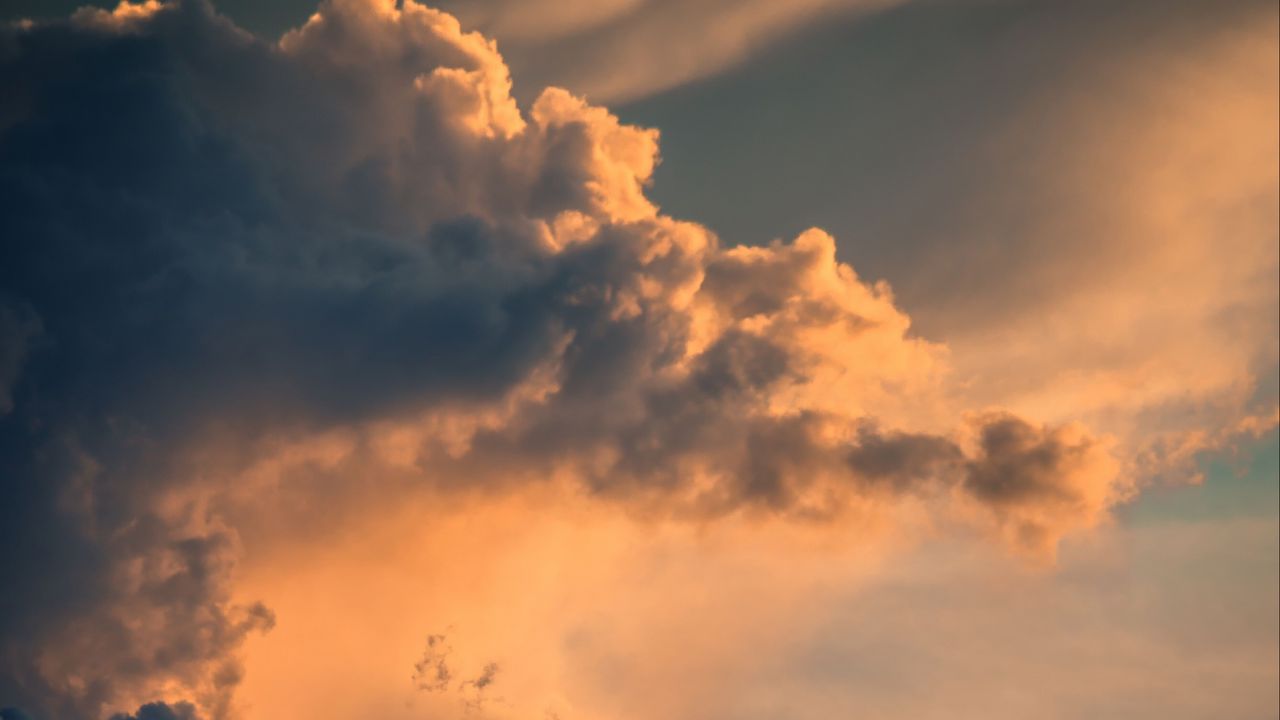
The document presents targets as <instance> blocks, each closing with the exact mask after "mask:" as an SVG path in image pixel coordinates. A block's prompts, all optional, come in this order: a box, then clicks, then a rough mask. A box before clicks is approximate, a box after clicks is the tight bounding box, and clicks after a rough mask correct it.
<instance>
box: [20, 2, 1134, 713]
mask: <svg viewBox="0 0 1280 720" xmlns="http://www.w3.org/2000/svg"><path fill="white" fill-rule="evenodd" d="M0 86H2V87H3V88H4V89H5V95H6V98H9V99H10V100H9V101H7V102H6V105H7V108H6V110H5V115H4V116H3V118H2V120H3V124H2V125H0V160H2V161H3V162H0V198H2V199H0V204H2V207H0V210H2V211H0V234H3V235H4V237H6V238H9V239H10V241H9V242H7V243H6V244H5V246H4V249H3V258H2V260H3V261H2V262H0V288H3V293H4V297H5V298H7V299H6V300H5V304H0V337H4V338H6V343H5V349H4V350H3V351H2V352H0V398H5V400H4V405H5V407H6V408H7V409H8V412H7V414H6V415H4V416H3V418H0V475H2V476H3V477H4V481H3V482H4V486H3V493H4V500H5V502H4V503H3V504H2V506H0V548H2V549H0V567H3V569H4V572H5V574H6V576H7V577H12V578H16V579H17V582H16V584H15V587H17V588H19V591H18V592H9V593H5V594H4V595H3V597H0V638H2V640H0V700H2V701H3V702H5V703H12V704H14V705H16V706H18V707H22V708H24V709H26V711H27V712H29V713H33V714H35V715H36V716H37V717H49V718H52V717H56V718H69V719H74V720H78V719H79V718H95V719H96V718H100V717H103V716H105V715H108V714H109V713H113V712H119V711H121V710H127V709H128V708H134V707H141V709H140V710H138V711H137V713H136V714H135V716H134V717H135V718H136V719H137V720H143V719H144V718H148V719H150V718H166V717H191V716H192V714H193V713H196V712H197V711H198V712H199V713H200V714H201V716H203V717H208V718H213V719H214V720H216V719H218V718H228V717H232V716H233V715H234V713H235V712H236V709H235V705H234V698H233V693H234V689H235V687H236V686H237V684H238V683H239V682H240V680H241V667H240V665H239V663H238V661H237V651H238V648H239V647H240V646H241V645H242V644H243V643H244V642H245V641H246V638H248V637H250V636H251V635H253V634H255V633H257V632H260V631H264V630H267V629H269V628H270V627H271V625H272V623H273V616H272V614H271V612H270V611H269V610H267V609H266V608H265V607H262V606H261V605H257V604H254V603H252V602H249V603H246V602H242V601H240V600H239V599H238V598H237V597H235V596H234V595H233V593H232V592H231V590H230V582H229V579H230V578H231V577H233V575H234V573H235V566H236V562H237V558H238V557H239V556H240V554H241V550H242V544H243V543H244V542H246V540H245V538H246V537H249V538H252V537H253V536H254V535H255V534H256V533H262V532H267V530H264V528H269V527H270V526H271V525H272V524H273V523H280V522H282V521H281V518H280V517H263V513H266V514H268V515H269V514H270V513H272V512H277V511H279V512H281V513H283V512H286V511H285V510H283V509H282V508H281V507H279V506H275V505H268V504H267V503H265V502H263V501H261V497H262V495H261V492H262V491H263V490H264V488H265V487H266V485H264V484H263V482H264V478H265V479H266V481H273V482H279V480H280V478H281V476H282V475H285V474H288V473H289V472H294V471H297V472H303V473H304V474H306V475H307V476H308V481H307V482H306V483H303V484H301V485H300V486H299V487H301V488H302V489H301V490H300V491H299V492H300V495H299V496H298V498H299V503H298V504H297V506H296V508H295V510H294V512H301V513H308V514H310V515H311V516H312V518H313V519H314V518H326V517H328V514H330V513H331V514H333V515H335V516H336V515H340V513H341V508H342V504H343V502H345V501H346V500H348V499H350V498H351V496H353V495H355V494H358V493H357V491H358V492H359V493H365V494H369V495H376V496H379V497H380V496H381V495H382V494H384V493H394V492H397V491H398V490H399V489H401V488H403V487H404V486H407V485H431V486H433V487H441V488H449V489H457V490H474V491H479V492H499V491H500V490H501V489H502V488H508V487H512V486H520V485H524V484H531V483H532V484H536V483H551V482H563V483H565V484H566V485H568V486H569V487H571V488H574V489H575V490H576V491H584V492H586V493H588V494H590V495H591V496H593V497H596V498H601V499H604V500H607V501H613V502H615V503H617V504H618V505H620V506H622V507H624V508H627V509H629V510H634V511H637V512H641V513H652V514H656V515H659V516H661V517H664V518H677V519H694V520H699V521H701V520H708V519H714V518H721V517H725V516H729V515H744V514H745V515H761V516H770V517H773V516H776V517H781V518H785V519H796V520H804V521H813V520H839V519H841V518H845V517H848V516H849V514H850V513H852V512H854V511H855V510H856V511H858V512H874V510H875V508H877V507H879V506H882V505H892V504H894V503H897V502H905V501H908V500H927V501H928V502H933V503H936V504H937V505H938V506H939V507H942V508H944V509H943V510H941V511H940V512H954V513H957V514H958V515H961V516H964V517H967V518H970V519H972V520H973V522H974V523H975V524H976V526H977V527H978V528H980V529H981V530H983V531H987V532H990V533H992V534H994V535H998V536H1001V537H1004V538H1006V539H1007V540H1008V541H1009V542H1010V544H1011V545H1012V546H1013V547H1014V548H1016V549H1018V550H1020V551H1024V552H1027V553H1029V554H1031V555H1033V556H1037V557H1042V558H1043V557H1049V556H1051V555H1052V553H1053V549H1054V547H1055V545H1056V543H1057V541H1058V540H1059V538H1061V537H1062V536H1063V535H1064V534H1065V533H1068V532H1071V531H1074V530H1079V529H1084V528H1088V527H1091V526H1094V525H1096V524H1098V523H1100V522H1102V521H1103V520H1104V519H1105V517H1106V513H1107V510H1108V508H1109V507H1110V506H1112V505H1113V504H1114V503H1115V502H1117V501H1118V500H1120V499H1122V498H1124V497H1125V496H1126V494H1127V492H1128V491H1129V484H1130V482H1131V478H1129V477H1127V476H1126V475H1125V474H1124V473H1121V472H1120V471H1119V469H1118V468H1119V465H1118V463H1117V461H1116V460H1115V456H1116V455H1117V453H1123V449H1117V448H1114V447H1113V446H1112V445H1111V444H1110V442H1109V441H1108V440H1106V439H1105V438H1099V437H1095V436H1093V435H1091V434H1090V433H1089V432H1088V431H1087V430H1086V429H1084V428H1083V427H1081V426H1078V425H1072V424H1048V425H1046V424H1043V423H1040V422H1037V421H1036V420H1035V419H1034V418H1020V417H1016V416H1013V415H1010V414H1007V413H1001V412H988V411H987V410H986V409H985V408H967V407H958V406H957V404H956V403H955V402H954V399H953V398H952V396H951V394H950V393H949V390H948V386H947V382H948V376H947V366H948V353H947V350H946V348H945V347H943V346H941V345H938V344H935V343H931V342H928V341H926V340H924V339H920V338H917V337H915V336H913V335H912V334H911V332H910V320H909V318H908V317H907V316H906V314H905V313H903V312H902V311H901V310H900V309H899V308H898V307H897V306H896V305H895V303H894V300H893V296H892V293H891V291H890V289H889V287H888V286H887V285H886V284H884V283H871V282H867V281H865V280H864V279H862V278H860V277H858V275H857V274H856V273H855V272H854V270H853V269H852V268H850V267H849V266H847V265H845V264H842V263H839V262H837V260H836V252H835V241H834V239H833V238H832V237H831V236H829V235H827V234H826V233H824V232H822V231H820V230H810V231H807V232H805V233H803V234H802V235H800V236H799V237H797V238H795V239H794V240H793V241H790V242H785V243H784V242H778V243H775V244H773V245H770V246H768V247H757V248H746V247H732V246H728V245H722V244H721V242H720V240H719V239H718V238H717V237H716V236H715V235H714V234H713V233H712V232H711V231H710V230H708V229H707V228H704V227H702V226H699V225H697V224H694V223H690V222H683V221H679V220H676V219H673V218H670V217H667V216H664V215H662V214H661V213H659V212H658V209H657V208H656V207H655V206H654V205H653V204H652V203H651V202H650V201H649V200H648V199H647V198H646V196H645V194H644V188H645V186H646V184H647V183H648V181H649V179H650V177H651V174H652V173H653V170H654V167H655V164H656V163H657V161H658V157H657V149H658V144H657V141H658V137H657V133H656V132H655V131H652V130H646V129H641V128H635V127H630V126H627V125H624V124H621V123H620V122H619V121H618V120H617V119H616V118H615V117H614V116H612V115H611V114H610V113H608V112H607V111H606V110H604V109H602V108H599V107H595V106H592V105H590V104H588V103H587V102H585V101H583V100H582V99H580V98H577V97H575V96H573V95H571V94H569V93H568V92H566V91H563V90H558V89H549V90H547V91H546V92H544V93H543V94H542V95H541V96H540V97H539V98H538V99H537V100H536V101H535V102H534V103H533V104H532V106H531V107H530V108H529V109H528V111H527V112H522V110H521V109H520V108H519V107H518V106H517V104H516V103H515V101H514V100H513V99H512V97H511V92H510V91H511V81H510V78H509V74H508V72H507V68H506V66H505V64H504V63H503V60H502V58H501V57H500V56H499V54H498V53H497V50H496V48H495V46H494V44H493V43H492V42H490V41H488V40H486V39H485V38H483V37H481V36H480V35H478V34H475V33H468V32H464V31H463V30H462V28H461V26H460V25H459V23H458V22H457V21H456V20H455V19H454V18H452V17H451V16H449V15H447V14H444V13H441V12H437V11H435V10H432V9H429V8H427V7H424V6H422V5H419V4H417V3H414V2H412V1H407V2H405V3H404V4H403V5H402V6H401V5H397V4H396V3H394V2H391V1H390V0H328V1H326V2H324V3H322V4H321V6H320V8H319V10H318V11H317V13H316V14H315V15H314V16H313V17H312V18H311V19H310V20H309V21H308V22H307V23H306V24H305V25H304V26H302V27H300V28H298V29H296V30H294V31H292V32H290V33H288V34H286V35H285V36H284V37H282V38H281V39H280V40H279V41H278V42H273V43H268V42H264V41H263V40H261V39H258V38H255V37H253V36H251V35H249V34H246V33H244V32H243V31H241V30H240V29H238V28H236V27H235V26H234V25H232V24H231V23H230V22H229V21H227V20H226V19H224V18H222V17H220V16H218V15H216V14H215V13H214V12H213V11H212V9H211V8H210V7H209V6H208V5H207V4H206V3H203V2H200V1H199V0H182V1H178V2H172V3H168V4H159V3H146V4H143V5H131V4H128V3H126V4H123V5H121V7H120V8H119V9H117V10H116V11H114V12H111V13H107V12H100V11H99V12H81V13H78V14H76V15H75V16H73V17H72V18H71V19H70V20H67V21H61V22H48V23H35V24H24V25H17V26H10V27H8V28H6V29H4V31H3V33H2V34H0ZM972 411H977V412H972ZM966 413H968V414H966ZM299 468H302V470H299ZM335 498H338V499H335ZM255 505H257V506H258V507H256V508H255V507H254V506H255ZM264 508H266V509H264ZM316 522H318V521H316ZM289 527H292V525H290V526H289ZM441 642H443V639H441ZM437 650H438V652H437V654H436V655H433V654H431V653H432V652H434V651H432V650H429V652H428V654H427V656H425V657H424V658H423V660H422V662H423V663H424V665H422V667H420V668H419V672H420V674H421V675H422V677H421V678H420V680H421V681H422V682H425V683H427V685H428V686H429V687H435V686H436V685H438V684H440V683H444V684H445V685H447V684H448V683H449V682H451V680H452V678H453V676H452V675H451V674H450V672H449V670H448V666H447V665H446V664H445V658H444V656H443V655H440V654H439V653H442V652H444V651H443V650H442V649H437ZM497 668H498V666H497V665H492V666H485V667H484V668H483V669H482V670H481V671H480V673H479V674H476V675H474V676H472V677H470V678H469V679H466V680H465V682H464V685H465V687H464V689H465V690H466V692H468V693H471V694H473V695H475V696H476V698H475V700H476V701H477V702H478V701H479V695H480V694H481V693H482V692H483V691H484V690H485V689H486V688H487V687H488V686H489V685H490V684H492V683H493V681H494V678H495V677H496V675H497V672H498V670H497ZM157 700H158V701H165V702H173V703H178V702H187V703H189V704H188V705H179V704H174V705H169V706H165V705H145V704H144V703H147V702H152V701H157ZM166 713H167V714H166ZM118 717H129V716H127V715H126V716H118Z"/></svg>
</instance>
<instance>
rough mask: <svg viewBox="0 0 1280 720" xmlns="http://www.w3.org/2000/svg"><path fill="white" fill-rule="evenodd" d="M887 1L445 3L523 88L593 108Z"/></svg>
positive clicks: (688, 77) (714, 68)
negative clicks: (487, 38)
mask: <svg viewBox="0 0 1280 720" xmlns="http://www.w3.org/2000/svg"><path fill="white" fill-rule="evenodd" d="M894 4H896V3H895V2H894V0H793V1H792V2H789V3H786V4H785V5H784V4H779V3H775V2H769V1H768V0H691V1H690V0H686V1H685V2H668V1H667V0H608V1H607V2H564V1H548V0H535V1H533V2H529V1H527V0H524V1H517V2H512V1H511V0H501V1H499V2H485V3H467V2H458V1H457V0H454V1H452V2H450V1H448V0H446V2H444V3H442V4H441V5H442V7H444V8H445V9H448V10H450V11H451V12H453V13H456V14H457V15H458V17H459V18H460V19H462V21H463V22H464V24H465V25H466V26H467V27H474V28H478V29H480V30H481V31H482V32H484V33H486V34H488V35H491V36H493V37H495V38H496V39H497V40H498V42H499V43H501V44H502V47H503V49H504V52H505V53H506V54H507V55H508V56H509V57H510V58H511V64H512V66H513V67H515V68H517V69H518V71H519V74H520V79H521V81H522V83H524V84H525V90H526V91H529V90H535V89H540V88H542V87H544V86H552V85H563V86H565V87H568V88H569V89H571V90H573V91H574V92H577V93H581V94H584V95H586V96H588V97H590V98H591V99H592V100H593V101H596V102H610V103H616V102H626V101H629V100H635V99H637V98H642V97H645V96H648V95H653V94H655V93H659V92H661V91H663V90H668V89H670V88H673V87H678V86H680V85H684V84H686V83H689V82H693V81H696V80H700V79H703V78H706V77H708V76H711V75H714V74H716V73H718V72H722V71H724V70H726V69H728V68H730V67H733V66H734V65H736V64H738V63H739V62H742V61H743V60H744V59H745V58H746V57H747V56H748V55H749V54H751V53H752V52H753V51H755V50H758V49H759V48H760V47H762V46H765V45H768V44H770V43H772V42H776V41H777V40H779V39H780V38H783V37H786V36H787V35H790V34H794V33H796V32H798V31H800V30H801V29H803V28H805V27H808V26H812V25H814V24H817V23H819V22H821V21H823V20H829V19H830V18H832V17H841V16H846V17H847V16H849V15H852V14H854V13H867V12H871V11H874V10H878V9H882V8H884V7H888V6H892V5H894Z"/></svg>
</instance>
